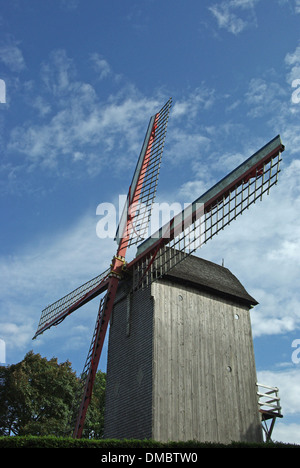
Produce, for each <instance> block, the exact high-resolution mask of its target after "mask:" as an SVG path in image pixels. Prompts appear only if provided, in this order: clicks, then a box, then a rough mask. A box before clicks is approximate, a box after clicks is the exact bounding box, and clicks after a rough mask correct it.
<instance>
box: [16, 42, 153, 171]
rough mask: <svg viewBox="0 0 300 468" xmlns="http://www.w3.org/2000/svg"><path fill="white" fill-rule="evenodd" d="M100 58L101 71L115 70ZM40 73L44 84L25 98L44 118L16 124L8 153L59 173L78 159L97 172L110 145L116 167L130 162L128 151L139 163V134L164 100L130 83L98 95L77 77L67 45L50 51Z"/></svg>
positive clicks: (77, 161) (28, 162)
mask: <svg viewBox="0 0 300 468" xmlns="http://www.w3.org/2000/svg"><path fill="white" fill-rule="evenodd" d="M96 58H97V67H98V71H99V70H100V68H101V73H102V74H104V75H106V74H107V73H111V71H110V67H109V65H108V63H107V62H106V61H103V60H102V59H101V60H102V61H99V57H98V56H97V57H96ZM94 59H95V57H94ZM100 62H101V63H100ZM99 67H100V68H99ZM41 78H42V83H43V87H41V84H40V83H36V86H34V93H35V94H34V97H33V98H32V100H30V95H28V97H27V102H28V103H29V105H31V106H32V107H34V108H35V109H38V110H39V112H40V115H41V116H42V117H43V119H41V120H40V121H35V122H32V121H30V120H28V121H25V122H24V123H23V124H22V125H21V126H18V127H15V128H14V129H13V130H12V131H11V134H10V139H9V142H8V145H7V150H8V152H10V153H16V152H17V153H21V154H22V155H23V156H24V161H25V165H26V166H27V168H28V169H29V170H33V169H36V168H38V167H42V168H44V169H47V170H55V171H57V173H58V174H59V175H65V174H68V173H69V174H70V173H72V169H73V165H72V164H75V165H76V164H78V163H79V164H84V165H85V169H86V170H87V171H88V173H89V175H90V176H91V175H96V174H98V173H99V172H100V171H101V170H103V168H104V167H106V165H107V164H108V159H109V158H108V154H109V152H110V151H112V150H114V151H115V157H116V158H118V159H116V161H118V165H117V164H116V165H115V166H114V168H115V169H117V167H122V164H125V163H126V165H127V166H128V155H129V157H130V154H132V155H133V160H132V165H133V166H134V165H135V161H136V157H137V154H138V153H139V151H140V147H141V145H142V139H143V137H141V134H142V135H143V132H145V131H146V128H147V125H148V119H149V115H152V114H153V113H154V112H155V111H156V110H157V108H159V107H158V106H160V105H161V101H158V99H155V98H152V99H147V98H145V97H144V96H142V95H140V93H139V92H138V91H137V90H136V89H135V87H134V86H127V85H126V86H124V87H123V88H122V87H121V88H120V92H119V93H118V94H116V95H114V96H110V97H109V98H108V99H107V100H104V101H103V100H100V99H99V97H98V94H97V92H96V89H95V88H94V87H93V86H92V85H91V84H90V83H86V82H82V81H79V80H78V79H77V71H76V67H75V64H74V62H73V60H71V59H70V58H69V57H68V56H67V54H66V52H65V51H64V50H57V51H54V52H52V53H51V55H50V58H49V61H48V62H44V63H43V65H42V69H41ZM31 88H32V87H31ZM39 90H40V94H38V93H39ZM45 91H46V93H45ZM28 92H29V91H28ZM30 92H31V93H32V92H33V91H32V89H31V91H30ZM50 101H51V107H50V106H49V104H48V102H50ZM125 149H126V151H125ZM96 154H97V155H98V156H97V163H95V159H96ZM125 154H126V157H125V156H124V155H125ZM79 155H80V157H78V156H79ZM125 159H126V161H125ZM22 165H24V163H22ZM75 169H77V166H75Z"/></svg>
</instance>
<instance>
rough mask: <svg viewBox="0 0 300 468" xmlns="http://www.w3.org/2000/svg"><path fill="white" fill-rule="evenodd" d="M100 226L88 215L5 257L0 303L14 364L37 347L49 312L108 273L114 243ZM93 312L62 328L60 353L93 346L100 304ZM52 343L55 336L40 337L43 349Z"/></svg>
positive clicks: (0, 327)
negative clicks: (36, 338)
mask: <svg viewBox="0 0 300 468" xmlns="http://www.w3.org/2000/svg"><path fill="white" fill-rule="evenodd" d="M96 223H97V217H96V215H93V214H91V213H87V214H86V215H85V216H83V217H82V218H80V219H78V221H77V223H76V224H74V225H73V226H70V227H68V228H66V230H65V231H63V232H60V233H58V232H55V233H51V236H50V235H49V237H47V238H46V237H43V239H41V238H40V239H38V238H37V239H35V243H34V244H32V245H30V246H28V247H26V246H24V247H23V248H22V249H20V250H19V251H18V252H17V253H15V254H14V255H10V256H2V257H1V258H0V276H1V278H2V281H1V286H0V290H1V301H0V302H1V310H2V311H5V314H2V316H1V319H0V337H1V339H3V340H4V341H5V343H6V346H7V356H9V359H10V360H11V361H13V362H15V361H17V360H19V359H21V358H22V355H23V354H24V352H26V351H27V350H28V349H30V348H31V347H33V346H36V342H34V343H33V342H32V341H31V339H32V337H33V335H34V332H35V330H36V328H37V325H38V321H39V317H40V313H41V311H42V309H43V308H44V307H46V306H47V305H48V304H49V303H52V302H55V301H56V300H58V299H60V298H61V297H63V296H64V295H65V294H67V293H69V292H71V291H72V290H73V289H75V288H76V287H78V286H80V285H81V284H83V283H85V282H86V281H88V280H90V279H91V278H93V277H95V276H97V275H98V274H100V273H102V271H104V270H106V269H107V267H108V265H109V264H110V261H111V258H112V256H113V254H114V252H115V243H114V242H113V240H112V239H108V240H105V239H101V240H100V239H99V238H98V237H97V235H96ZM91 310H92V313H91V316H89V315H88V314H87V312H86V311H85V312H84V315H83V312H82V311H81V314H79V315H78V314H77V315H76V316H75V317H74V319H72V320H71V321H69V322H68V323H67V328H63V331H62V333H64V334H65V335H64V336H61V333H60V332H59V331H58V334H55V336H56V340H58V341H60V345H59V348H60V350H63V349H65V347H68V348H70V347H72V340H73V346H74V347H75V348H76V346H78V340H79V339H80V340H81V341H82V340H85V341H86V343H85V345H86V347H88V344H89V340H90V338H91V336H90V333H92V328H91V327H93V325H94V322H95V319H96V313H97V305H95V304H94V306H92V307H91ZM80 326H82V327H83V328H81V334H82V335H83V336H81V338H80V333H79V330H78V327H80ZM78 334H79V335H78ZM75 337H76V339H74V338H75ZM52 339H53V334H52V333H49V334H48V335H47V336H46V335H45V337H44V336H43V337H42V338H40V339H39V343H38V345H39V349H40V350H43V349H44V346H45V344H46V343H48V345H49V346H50V344H51V340H52ZM45 340H46V341H45ZM48 340H49V341H48ZM73 349H74V348H73ZM53 352H55V351H53ZM59 352H60V351H58V354H59ZM84 352H85V351H84V348H83V354H84ZM82 358H83V359H84V356H82Z"/></svg>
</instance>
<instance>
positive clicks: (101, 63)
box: [90, 52, 112, 80]
mask: <svg viewBox="0 0 300 468" xmlns="http://www.w3.org/2000/svg"><path fill="white" fill-rule="evenodd" d="M90 60H91V62H92V64H93V67H94V70H95V71H96V72H97V73H98V74H99V78H100V80H102V79H104V78H107V77H108V76H110V75H111V73H112V70H111V67H110V65H109V63H108V62H107V60H105V58H104V57H102V56H101V55H100V54H98V53H96V52H94V53H92V54H91V56H90Z"/></svg>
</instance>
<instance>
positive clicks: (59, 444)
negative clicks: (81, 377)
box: [0, 436, 300, 451]
mask: <svg viewBox="0 0 300 468" xmlns="http://www.w3.org/2000/svg"><path fill="white" fill-rule="evenodd" d="M1 448H100V449H102V450H114V449H115V450H117V449H131V450H134V449H136V450H137V449H159V450H166V449H168V450H170V449H171V450H172V449H173V450H175V449H177V450H182V451H183V450H184V451H186V450H187V449H189V450H190V449H195V450H196V449H200V448H300V445H294V444H283V443H263V444H254V443H243V442H233V443H231V444H228V445H224V444H214V443H200V442H195V441H190V442H168V443H162V442H156V441H153V440H134V439H129V440H126V439H124V440H115V439H101V440H93V439H72V438H63V437H54V436H53V437H52V436H47V437H35V436H16V437H0V449H1Z"/></svg>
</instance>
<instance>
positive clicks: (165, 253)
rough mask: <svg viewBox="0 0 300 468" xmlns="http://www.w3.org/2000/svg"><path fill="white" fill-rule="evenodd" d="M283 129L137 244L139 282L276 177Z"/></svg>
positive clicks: (158, 272) (212, 231) (210, 232)
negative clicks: (280, 134) (280, 133)
mask: <svg viewBox="0 0 300 468" xmlns="http://www.w3.org/2000/svg"><path fill="white" fill-rule="evenodd" d="M283 151H284V146H283V144H282V143H281V139H280V136H279V135H278V136H277V137H275V138H274V139H273V140H271V141H270V142H269V143H268V144H267V145H265V146H264V147H263V148H261V149H260V150H259V151H257V152H256V153H255V154H254V155H252V156H251V157H250V158H249V159H247V160H246V161H245V162H244V163H242V164H241V165H240V166H239V167H237V168H236V169H235V170H234V171H232V172H231V173H230V174H228V175H227V176H226V177H225V178H224V179H222V180H221V181H220V182H218V183H217V184H216V185H214V186H213V187H212V188H211V189H210V190H208V191H207V192H206V193H205V194H203V195H202V196H201V197H199V198H198V199H197V200H195V201H194V202H193V203H192V204H191V205H190V206H189V207H188V208H187V209H185V210H183V211H182V212H181V213H179V214H178V215H177V216H175V217H174V218H172V220H170V222H169V223H167V224H166V225H165V226H163V227H162V228H160V229H159V231H157V232H156V233H154V234H153V235H152V236H151V237H150V238H148V239H147V240H146V241H145V242H143V243H142V244H141V245H140V246H139V247H138V252H137V257H136V258H135V259H134V260H133V261H132V262H131V263H130V264H129V265H128V269H132V270H133V277H134V288H137V287H139V286H141V285H148V284H149V283H150V282H151V281H153V280H154V279H156V278H158V277H161V276H162V275H164V274H165V273H167V272H168V271H169V270H170V269H171V268H173V267H174V266H175V265H176V264H177V263H178V262H180V261H181V260H183V259H184V258H185V257H186V256H187V255H189V254H191V253H193V252H194V251H195V250H196V249H198V248H200V247H201V245H203V244H205V243H206V242H207V241H208V240H209V239H211V238H212V237H213V236H214V235H216V234H217V233H218V232H219V231H220V230H222V229H224V227H225V226H226V225H228V224H229V223H230V222H231V221H232V220H234V219H235V218H236V217H237V216H238V215H240V214H241V213H242V212H243V211H244V210H245V209H247V208H249V206H250V205H251V204H252V203H254V202H255V201H256V200H258V199H261V198H262V196H263V195H264V194H265V193H269V190H270V188H271V187H272V186H273V185H275V184H276V183H277V180H278V174H279V172H280V169H279V165H280V161H281V153H282V152H283Z"/></svg>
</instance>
